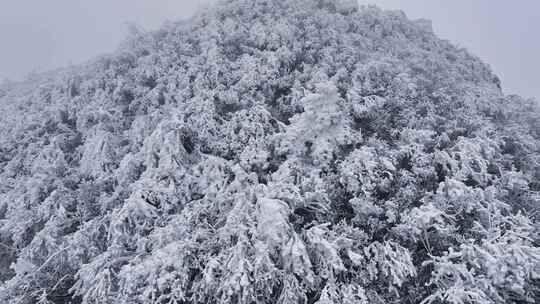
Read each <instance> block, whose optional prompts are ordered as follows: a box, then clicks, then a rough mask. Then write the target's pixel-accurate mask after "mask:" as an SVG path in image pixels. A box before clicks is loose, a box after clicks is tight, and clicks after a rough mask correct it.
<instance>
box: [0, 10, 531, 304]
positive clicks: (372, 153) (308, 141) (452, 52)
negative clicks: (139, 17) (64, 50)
mask: <svg viewBox="0 0 540 304" xmlns="http://www.w3.org/2000/svg"><path fill="white" fill-rule="evenodd" d="M0 110H1V115H0V257H1V258H0V302H1V303H19V304H21V303H28V304H30V303H83V304H93V303H141V304H144V303H152V304H154V303H155V304H157V303H160V304H162V303H178V304H180V303H186V304H187V303H190V304H191V303H193V304H195V303H201V304H202V303H239V304H262V303H283V304H289V303H291V304H292V303H294V304H296V303H310V304H311V303H318V304H323V303H324V304H327V303H336V304H338V303H344V304H352V303H370V304H375V303H381V304H382V303H453V304H464V303H486V304H487V303H534V301H535V300H538V299H540V248H539V246H540V237H539V231H540V224H539V219H540V214H539V213H538V210H539V204H540V106H539V105H538V103H536V102H535V101H532V100H524V99H522V98H520V97H518V96H505V95H503V93H502V92H501V90H500V83H499V80H498V78H497V77H496V76H495V75H493V73H492V72H491V70H490V68H489V67H488V66H487V65H486V64H484V63H482V62H481V61H480V60H479V59H478V58H476V57H474V56H472V55H470V54H469V53H468V52H467V51H466V50H463V49H459V48H456V47H455V46H453V45H452V44H450V43H449V42H447V41H444V40H441V39H438V38H437V37H436V36H435V35H434V34H433V32H432V30H431V28H430V24H429V22H426V21H425V20H420V21H410V20H408V19H407V18H406V16H405V15H404V14H403V13H401V12H395V11H382V10H380V9H378V8H375V7H358V6H357V5H356V2H355V1H351V0H222V1H221V2H220V3H219V4H217V5H215V6H213V7H211V8H208V9H206V10H204V11H201V12H199V13H198V14H197V15H196V16H195V17H193V18H192V19H190V20H187V21H182V22H178V23H174V24H172V23H171V24H168V25H165V26H164V27H163V28H162V29H160V30H158V31H155V32H142V31H137V30H134V31H133V33H132V35H131V36H130V37H129V39H127V40H126V41H125V43H123V45H122V47H121V48H120V49H119V51H118V52H117V53H115V54H113V55H110V56H104V57H101V58H99V59H96V60H94V61H93V62H90V63H88V64H86V65H83V66H78V67H75V68H71V69H65V70H60V71H55V72H51V73H48V74H43V75H37V76H34V77H33V78H32V79H28V80H27V81H25V82H21V83H5V84H4V85H2V86H0Z"/></svg>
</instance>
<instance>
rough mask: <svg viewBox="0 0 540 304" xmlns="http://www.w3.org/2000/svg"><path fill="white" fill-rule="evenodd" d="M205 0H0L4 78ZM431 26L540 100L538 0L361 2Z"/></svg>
mask: <svg viewBox="0 0 540 304" xmlns="http://www.w3.org/2000/svg"><path fill="white" fill-rule="evenodd" d="M204 2H205V1H194V0H191V1H188V0H91V1H89V0H47V1H36V0H0V41H1V42H0V80H1V79H2V78H9V79H21V78H23V77H24V76H25V75H27V74H28V73H31V72H37V71H43V70H49V69H53V68H57V67H62V66H66V65H70V64H78V63H81V62H84V61H86V60H89V59H91V58H93V57H95V56H97V55H99V54H103V53H109V52H112V51H114V50H115V49H116V47H117V46H118V44H119V43H120V42H121V41H122V39H123V38H124V37H125V35H126V32H127V25H128V24H129V23H135V24H138V25H139V26H141V27H143V28H146V29H155V28H158V27H159V26H160V25H161V24H162V23H163V22H165V21H166V20H177V19H181V18H187V17H189V16H190V15H192V14H193V12H194V11H195V10H196V9H197V7H199V6H201V5H204ZM360 2H361V3H362V4H367V3H372V4H377V5H379V6H381V7H383V8H387V9H401V10H403V11H405V13H406V14H407V15H408V16H409V17H410V18H413V19H416V18H427V19H431V20H432V21H433V26H434V29H435V32H436V33H437V34H438V35H439V36H440V37H442V38H444V39H449V40H450V41H452V42H453V43H455V44H457V45H459V46H462V47H465V48H467V49H469V50H470V51H471V52H472V53H474V54H475V55H477V56H479V57H480V58H482V59H483V60H484V61H485V62H487V63H489V64H490V65H491V66H492V68H493V70H494V71H495V73H496V74H497V75H499V76H500V78H501V79H502V82H503V88H504V90H505V92H506V93H517V94H520V95H523V96H525V97H532V96H537V97H540V77H538V76H537V71H540V59H539V57H538V54H540V39H539V38H538V30H539V29H540V2H539V1H537V0H520V1H512V2H511V1H502V0H495V1H494V0H453V1H448V0H406V1H404V0H401V1H400V0H379V1H364V0H361V1H360Z"/></svg>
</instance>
